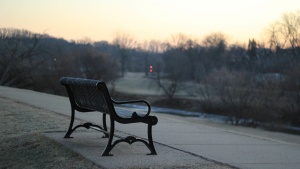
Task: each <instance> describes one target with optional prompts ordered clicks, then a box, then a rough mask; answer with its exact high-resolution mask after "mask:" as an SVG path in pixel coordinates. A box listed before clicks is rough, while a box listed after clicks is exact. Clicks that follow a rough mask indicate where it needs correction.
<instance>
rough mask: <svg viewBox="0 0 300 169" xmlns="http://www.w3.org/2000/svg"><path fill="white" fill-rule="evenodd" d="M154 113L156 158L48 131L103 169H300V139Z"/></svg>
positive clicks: (133, 128)
mask: <svg viewBox="0 0 300 169" xmlns="http://www.w3.org/2000/svg"><path fill="white" fill-rule="evenodd" d="M0 97H6V98H10V99H13V100H16V101H19V102H23V103H26V104H30V105H33V106H36V107H40V108H43V109H47V110H50V111H53V112H56V113H61V114H64V115H67V116H69V115H70V103H69V100H68V98H66V97H60V96H54V95H49V94H44V93H39V92H34V91H29V90H21V89H15V88H8V87H0ZM153 115H155V116H157V117H158V119H159V122H158V124H157V125H156V126H154V127H153V139H154V141H155V147H156V149H157V152H158V155H157V156H146V155H144V154H146V153H148V151H147V149H145V148H144V146H141V145H138V144H137V145H126V144H122V145H124V146H125V147H126V148H123V147H121V146H117V147H116V148H115V149H113V151H112V153H113V154H114V156H113V157H101V156H100V155H101V151H99V149H104V147H103V146H105V144H106V140H105V139H101V138H100V137H101V135H99V134H98V132H97V133H96V132H93V131H88V132H82V131H79V132H77V133H76V136H75V135H74V137H75V138H74V139H62V138H61V136H63V134H64V133H59V132H56V133H55V132H54V133H48V136H49V137H51V138H52V139H55V140H57V141H58V142H60V143H61V144H63V145H65V146H68V147H70V148H73V149H74V150H75V151H77V152H79V153H81V154H83V155H84V156H85V157H86V158H88V159H90V160H92V161H94V162H95V163H97V164H99V165H100V166H102V167H104V168H138V167H141V166H142V167H151V166H153V165H155V166H156V167H157V166H161V167H162V168H176V166H179V167H181V168H205V167H206V168H230V167H237V168H255V169H258V168H264V169H268V168H270V169H276V168H280V169H283V168H289V169H292V168H295V169H296V168H297V169H299V168H300V136H295V135H289V134H283V133H275V132H267V131H263V130H258V129H251V128H243V127H235V126H231V125H226V124H220V123H214V122H209V121H205V120H201V119H198V118H191V117H189V118H185V117H178V116H172V115H166V114H158V113H155V112H153ZM77 118H80V119H83V120H87V121H91V122H95V123H97V122H99V120H101V116H100V117H99V114H97V113H88V114H87V113H86V114H83V113H81V114H78V116H77ZM116 129H117V130H119V132H120V133H121V134H124V133H130V134H134V135H137V136H140V137H146V132H145V131H146V127H145V125H144V124H131V125H121V124H120V125H116ZM90 138H93V139H90ZM99 142H100V143H99ZM87 143H88V144H87ZM100 145H101V146H100ZM97 146H98V148H97ZM127 151H129V152H127ZM133 156H134V157H135V156H136V157H138V158H133ZM111 161H115V162H114V163H112V162H111ZM223 164H225V165H223Z"/></svg>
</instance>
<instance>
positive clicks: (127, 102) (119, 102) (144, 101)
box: [111, 99, 151, 116]
mask: <svg viewBox="0 0 300 169" xmlns="http://www.w3.org/2000/svg"><path fill="white" fill-rule="evenodd" d="M111 100H112V102H113V103H115V104H133V103H145V104H146V105H147V107H148V111H147V114H146V115H145V116H148V115H149V114H150V112H151V107H150V104H149V103H148V102H147V101H146V100H129V101H115V100H113V99H111Z"/></svg>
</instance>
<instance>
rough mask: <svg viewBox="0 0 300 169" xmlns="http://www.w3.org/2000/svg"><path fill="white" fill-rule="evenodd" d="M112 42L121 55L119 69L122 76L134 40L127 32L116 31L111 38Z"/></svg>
mask: <svg viewBox="0 0 300 169" xmlns="http://www.w3.org/2000/svg"><path fill="white" fill-rule="evenodd" d="M113 44H115V45H116V46H117V47H118V48H119V51H120V55H121V58H120V63H121V71H122V76H124V73H125V66H126V62H127V60H128V56H129V51H130V50H131V49H133V48H134V47H135V46H136V41H135V40H134V38H133V37H132V35H130V34H129V33H124V32H123V33H121V32H117V34H116V37H115V38H114V40H113Z"/></svg>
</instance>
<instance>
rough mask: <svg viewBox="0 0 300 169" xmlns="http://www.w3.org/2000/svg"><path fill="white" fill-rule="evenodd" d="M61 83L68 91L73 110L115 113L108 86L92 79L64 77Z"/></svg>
mask: <svg viewBox="0 0 300 169" xmlns="http://www.w3.org/2000/svg"><path fill="white" fill-rule="evenodd" d="M60 83H61V84H62V85H64V86H65V87H66V89H67V92H68V95H69V99H70V102H71V106H72V108H74V109H75V110H78V111H82V112H84V111H100V112H103V113H107V114H111V113H112V112H115V110H114V107H113V103H112V101H111V98H110V95H109V92H108V89H107V86H106V84H105V83H104V82H101V81H98V80H91V79H82V78H72V77H63V78H61V79H60Z"/></svg>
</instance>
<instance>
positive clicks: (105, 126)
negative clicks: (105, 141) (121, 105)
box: [102, 113, 109, 138]
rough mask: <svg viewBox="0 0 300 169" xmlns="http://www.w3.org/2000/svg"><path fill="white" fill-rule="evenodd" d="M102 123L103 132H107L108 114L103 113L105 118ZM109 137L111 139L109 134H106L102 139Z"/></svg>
mask: <svg viewBox="0 0 300 169" xmlns="http://www.w3.org/2000/svg"><path fill="white" fill-rule="evenodd" d="M102 123H103V130H105V131H107V125H106V114H105V113H103V116H102ZM108 137H109V134H107V133H104V136H103V137H102V138H108Z"/></svg>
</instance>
